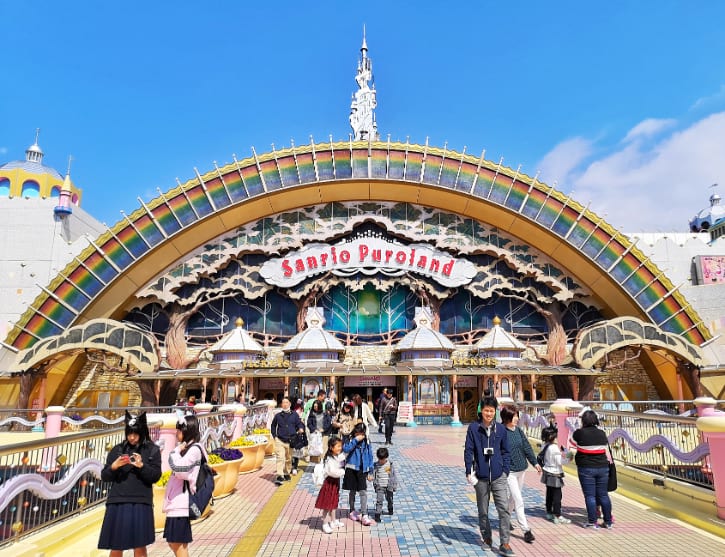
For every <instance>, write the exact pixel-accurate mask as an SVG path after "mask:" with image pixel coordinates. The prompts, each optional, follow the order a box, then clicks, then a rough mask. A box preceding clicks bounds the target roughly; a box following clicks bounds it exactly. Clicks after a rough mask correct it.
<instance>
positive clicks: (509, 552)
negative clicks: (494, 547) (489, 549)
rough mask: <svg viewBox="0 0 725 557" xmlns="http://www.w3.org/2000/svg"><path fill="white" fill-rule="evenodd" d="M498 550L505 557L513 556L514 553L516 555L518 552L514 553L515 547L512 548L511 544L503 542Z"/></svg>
mask: <svg viewBox="0 0 725 557" xmlns="http://www.w3.org/2000/svg"><path fill="white" fill-rule="evenodd" d="M498 552H499V553H500V554H501V555H503V556H504V557H513V556H514V555H516V554H515V553H514V550H513V549H511V546H510V545H509V544H507V543H502V544H501V545H500V546H499V548H498Z"/></svg>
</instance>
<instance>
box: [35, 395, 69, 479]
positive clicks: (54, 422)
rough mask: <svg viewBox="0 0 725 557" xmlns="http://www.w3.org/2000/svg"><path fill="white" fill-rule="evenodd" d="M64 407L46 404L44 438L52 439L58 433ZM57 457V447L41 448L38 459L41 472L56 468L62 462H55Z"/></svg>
mask: <svg viewBox="0 0 725 557" xmlns="http://www.w3.org/2000/svg"><path fill="white" fill-rule="evenodd" d="M64 412H65V408H64V407H63V406H48V408H46V409H45V438H46V439H53V438H55V437H58V435H60V426H61V423H62V420H61V418H62V417H63V413H64ZM57 458H58V447H46V448H45V449H43V456H42V457H41V461H40V471H41V472H54V471H55V470H57V469H58V465H59V464H63V462H57V461H56V459H57Z"/></svg>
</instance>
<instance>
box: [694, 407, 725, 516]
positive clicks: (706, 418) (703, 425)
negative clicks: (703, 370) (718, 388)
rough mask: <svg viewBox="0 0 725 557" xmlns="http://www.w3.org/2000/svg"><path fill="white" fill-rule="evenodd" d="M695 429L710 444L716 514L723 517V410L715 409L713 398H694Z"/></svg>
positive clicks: (724, 442) (724, 464)
mask: <svg viewBox="0 0 725 557" xmlns="http://www.w3.org/2000/svg"><path fill="white" fill-rule="evenodd" d="M694 403H695V406H697V415H698V418H697V429H699V430H700V431H701V432H702V435H703V437H704V439H705V441H706V442H707V443H708V445H710V459H709V460H710V469H711V471H712V483H713V487H714V488H715V505H716V508H717V516H718V518H720V519H721V520H723V519H725V412H721V411H720V410H716V409H715V404H716V403H717V402H716V401H715V399H712V398H708V397H701V398H696V399H695V401H694Z"/></svg>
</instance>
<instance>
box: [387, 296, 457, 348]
mask: <svg viewBox="0 0 725 557" xmlns="http://www.w3.org/2000/svg"><path fill="white" fill-rule="evenodd" d="M414 320H415V324H416V327H415V329H413V330H412V331H410V332H409V333H408V334H406V335H405V336H404V337H403V338H401V339H400V342H398V344H397V346H396V347H395V351H397V352H400V351H403V350H447V351H449V352H453V350H455V348H456V347H455V345H454V344H453V342H451V340H450V339H449V338H448V337H447V336H445V335H444V334H441V333H440V332H438V331H436V330H435V329H433V328H432V325H433V314H432V312H431V310H430V308H428V307H418V308H415V319H414Z"/></svg>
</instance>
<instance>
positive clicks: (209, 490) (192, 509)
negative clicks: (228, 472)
mask: <svg viewBox="0 0 725 557" xmlns="http://www.w3.org/2000/svg"><path fill="white" fill-rule="evenodd" d="M199 452H200V453H201V464H200V465H199V475H198V476H197V477H196V492H195V493H192V492H191V490H189V519H190V520H196V519H197V518H200V517H201V515H202V514H203V513H204V511H205V510H206V508H207V506H209V505H213V504H214V500H213V498H212V494H213V493H214V470H212V469H211V467H210V466H209V464H208V463H207V462H206V457H205V456H204V452H203V451H202V450H201V448H200V449H199ZM188 487H189V482H188V481H184V490H186V489H188Z"/></svg>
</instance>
